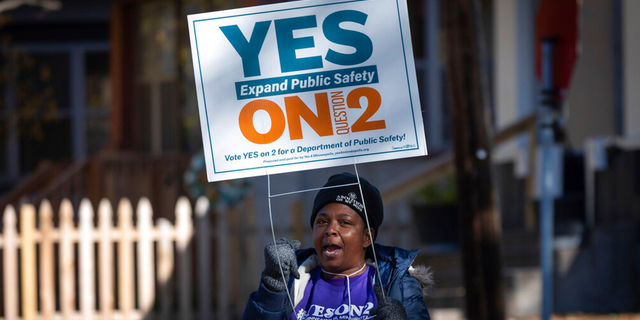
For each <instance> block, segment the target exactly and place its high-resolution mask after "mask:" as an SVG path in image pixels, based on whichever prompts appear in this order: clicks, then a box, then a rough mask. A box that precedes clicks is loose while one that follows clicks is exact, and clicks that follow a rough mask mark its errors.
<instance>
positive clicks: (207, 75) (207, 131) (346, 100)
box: [188, 0, 427, 181]
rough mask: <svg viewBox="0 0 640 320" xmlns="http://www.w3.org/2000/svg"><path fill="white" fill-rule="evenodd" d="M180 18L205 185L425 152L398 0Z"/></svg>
mask: <svg viewBox="0 0 640 320" xmlns="http://www.w3.org/2000/svg"><path fill="white" fill-rule="evenodd" d="M188 21H189V34H190V38H191V51H192V54H193V67H194V73H195V83H196V89H197V95H198V106H199V112H200V123H201V127H202V136H203V145H204V155H205V159H206V163H207V176H208V180H209V181H218V180H226V179H235V178H242V177H249V176H257V175H263V174H267V173H269V174H271V173H282V172H290V171H298V170H308V169H314V168H321V167H329V166H338V165H346V164H353V163H362V162H372V161H379V160H389V159H397V158H404V157H413V156H421V155H426V154H427V148H426V141H425V137H424V129H423V124H422V117H421V111H420V101H419V98H418V87H417V81H416V75H415V66H414V60H413V53H412V47H411V37H410V33H409V19H408V16H407V5H406V2H405V0H347V1H345V0H342V1H340V0H310V1H294V2H288V3H281V4H274V5H265V6H256V7H249V8H242V9H235V10H226V11H218V12H210V13H202V14H194V15H189V17H188Z"/></svg>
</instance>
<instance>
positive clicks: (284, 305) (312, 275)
mask: <svg viewBox="0 0 640 320" xmlns="http://www.w3.org/2000/svg"><path fill="white" fill-rule="evenodd" d="M357 182H358V179H357V177H356V176H354V175H352V174H349V173H342V174H338V175H333V176H331V177H330V178H329V180H328V181H327V183H326V184H325V188H323V189H322V190H320V191H319V192H318V194H317V195H316V198H315V200H314V204H313V211H312V214H311V220H310V222H311V228H312V232H313V236H312V238H313V248H308V249H304V250H298V248H299V247H300V242H299V241H296V240H293V241H288V240H286V239H280V240H278V241H277V242H276V244H269V245H267V246H266V247H265V269H264V271H263V272H262V279H261V281H260V286H259V288H258V291H256V292H254V293H253V294H252V295H251V297H250V298H249V301H248V302H247V306H246V308H245V312H244V314H243V316H242V318H243V319H292V320H293V319H297V320H302V319H307V320H313V319H352V320H364V319H370V318H375V319H378V320H404V319H429V312H428V310H427V307H426V305H425V303H424V293H423V289H425V288H428V286H429V285H430V283H431V279H430V273H429V271H428V269H426V268H418V269H413V268H411V263H412V262H413V260H414V259H415V258H416V256H417V254H418V250H413V251H406V250H403V249H400V248H395V247H388V246H383V245H379V244H374V247H375V253H376V255H377V256H376V257H377V260H378V267H379V268H380V278H378V276H377V275H376V268H375V266H374V263H373V262H372V261H371V259H369V258H371V257H373V250H371V245H372V243H373V242H374V241H375V238H376V235H377V233H378V227H379V226H380V224H381V223H382V220H383V217H384V213H383V205H382V198H381V197H380V192H379V191H378V189H377V188H376V187H374V186H373V185H371V184H370V183H369V182H368V181H367V180H365V179H364V178H362V177H361V178H360V185H361V187H362V194H363V195H364V199H365V201H364V204H363V203H362V200H361V193H360V188H359V186H358V185H357ZM354 183H355V184H354ZM345 184H346V185H347V186H343V185H345ZM349 184H351V185H349ZM334 186H340V187H334ZM326 187H332V188H326ZM365 205H366V208H365ZM365 211H366V216H365ZM367 218H368V220H369V226H370V228H369V229H367V222H366V219H367ZM372 238H373V239H372ZM278 258H279V260H280V263H278ZM280 267H282V272H281V269H280ZM282 273H284V276H285V278H286V279H288V282H287V284H285V282H284V281H283V277H282ZM418 279H420V281H419V280H418ZM380 282H381V283H382V287H381V286H380ZM382 288H384V290H385V292H384V293H383V292H382ZM287 289H288V292H289V293H290V294H291V299H292V300H290V299H289V298H288V297H287ZM425 291H426V289H425Z"/></svg>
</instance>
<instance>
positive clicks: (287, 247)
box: [262, 238, 300, 292]
mask: <svg viewBox="0 0 640 320" xmlns="http://www.w3.org/2000/svg"><path fill="white" fill-rule="evenodd" d="M299 248H300V241H298V240H291V241H290V240H287V239H285V238H282V239H279V240H278V241H276V243H275V244H273V243H270V244H268V245H267V246H266V247H264V271H262V283H263V284H264V286H265V287H267V289H269V290H271V291H276V292H283V291H285V290H286V288H287V283H286V282H284V281H282V273H281V272H280V266H279V265H278V257H280V264H281V265H282V272H283V273H284V278H285V279H286V281H288V280H289V275H291V276H293V277H294V278H296V279H300V274H299V273H298V262H297V261H296V250H298V249H299Z"/></svg>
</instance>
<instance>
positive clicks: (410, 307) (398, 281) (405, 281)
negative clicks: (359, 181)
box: [242, 243, 430, 320]
mask: <svg viewBox="0 0 640 320" xmlns="http://www.w3.org/2000/svg"><path fill="white" fill-rule="evenodd" d="M375 249H376V256H377V258H378V265H379V267H380V277H381V278H382V284H383V287H384V289H385V291H386V292H385V293H386V294H387V295H388V296H390V297H392V298H395V299H398V300H400V301H401V302H402V305H403V306H404V308H405V310H406V311H407V317H408V320H430V317H429V311H428V310H427V305H426V304H425V303H424V296H423V295H422V286H421V284H420V282H419V281H418V280H417V279H416V278H414V277H413V276H411V275H410V274H409V273H408V269H409V267H410V266H411V263H413V260H415V258H416V256H417V255H418V252H419V250H411V251H408V250H404V249H400V248H397V247H389V246H383V245H380V244H377V243H376V244H375ZM314 254H315V250H314V249H313V248H308V249H303V250H298V251H297V252H296V255H297V259H298V265H300V264H301V263H302V262H304V261H305V260H306V259H307V258H309V257H310V256H311V255H314ZM289 278H290V279H289V292H292V291H293V277H289ZM376 282H377V281H376ZM292 312H293V310H292V307H291V302H290V301H289V298H287V292H286V291H285V292H273V291H270V290H269V289H267V288H266V287H265V286H264V285H263V284H262V281H260V287H259V288H258V291H256V292H254V293H252V294H251V296H250V297H249V301H247V305H246V307H245V309H244V314H243V315H242V319H247V320H249V319H264V320H267V319H269V320H271V319H274V320H282V319H289V318H290V317H291V313H292Z"/></svg>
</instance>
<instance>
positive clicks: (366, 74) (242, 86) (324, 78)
mask: <svg viewBox="0 0 640 320" xmlns="http://www.w3.org/2000/svg"><path fill="white" fill-rule="evenodd" d="M373 83H378V68H377V67H376V66H366V67H358V68H349V69H340V70H331V71H324V72H313V73H305V74H297V75H294V76H285V77H275V78H267V79H260V80H251V81H240V82H236V97H237V98H238V100H244V99H254V98H259V97H268V96H276V95H284V94H292V93H299V92H307V91H316V90H326V89H335V88H342V87H350V86H356V85H363V84H373Z"/></svg>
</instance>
